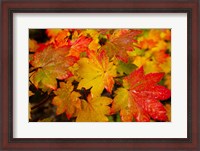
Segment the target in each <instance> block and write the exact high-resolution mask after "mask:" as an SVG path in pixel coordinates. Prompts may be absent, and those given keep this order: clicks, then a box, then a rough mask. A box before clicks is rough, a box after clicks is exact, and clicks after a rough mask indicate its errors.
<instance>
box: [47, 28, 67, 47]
mask: <svg viewBox="0 0 200 151" xmlns="http://www.w3.org/2000/svg"><path fill="white" fill-rule="evenodd" d="M46 32H47V34H48V36H51V40H50V42H49V43H50V44H52V45H53V46H54V47H55V48H61V47H65V46H68V39H69V36H70V31H69V30H68V29H65V30H59V29H58V30H57V29H54V30H50V29H48V30H47V31H46Z"/></svg>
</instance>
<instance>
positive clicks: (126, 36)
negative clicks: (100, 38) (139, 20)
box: [102, 30, 141, 62]
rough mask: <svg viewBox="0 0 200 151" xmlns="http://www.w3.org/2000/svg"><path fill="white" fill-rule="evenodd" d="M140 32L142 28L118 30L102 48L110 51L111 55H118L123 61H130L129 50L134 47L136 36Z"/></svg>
mask: <svg viewBox="0 0 200 151" xmlns="http://www.w3.org/2000/svg"><path fill="white" fill-rule="evenodd" d="M140 33H141V30H117V31H116V32H114V33H113V35H111V37H110V38H109V41H108V42H107V43H106V44H105V46H103V47H102V49H105V50H106V51H108V52H107V53H108V54H109V57H111V58H112V57H113V56H116V57H117V58H118V59H120V60H121V61H124V62H128V57H129V56H128V54H127V51H131V50H132V49H133V42H134V41H135V39H134V37H135V36H137V35H139V34H140Z"/></svg>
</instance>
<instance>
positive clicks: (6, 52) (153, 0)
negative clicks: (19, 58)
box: [0, 0, 200, 151]
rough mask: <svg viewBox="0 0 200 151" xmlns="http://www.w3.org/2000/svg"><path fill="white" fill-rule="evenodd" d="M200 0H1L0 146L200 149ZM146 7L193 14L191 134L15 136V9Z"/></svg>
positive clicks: (128, 9)
mask: <svg viewBox="0 0 200 151" xmlns="http://www.w3.org/2000/svg"><path fill="white" fill-rule="evenodd" d="M199 6H200V2H199V1H198V0H126V1H123V0H115V1H111V0H110V1H104V0H101V1H92V0H78V1H75V0H74V1H72V0H68V1H61V0H57V1H56V0H42V1H41V0H40V1H39V0H34V1H29V0H17V1H16V0H15V1H14V0H5V1H4V0H3V1H2V2H1V13H2V14H1V31H0V32H1V40H0V45H1V54H0V56H1V57H0V59H1V66H0V69H1V74H0V80H1V87H0V88H1V89H0V96H1V99H0V101H1V102H0V103H1V109H0V113H1V116H0V120H1V142H0V143H1V146H0V150H22V149H25V150H44V149H51V150H62V149H63V150H64V149H65V150H79V149H80V150H82V149H84V150H153V151H155V150H190V151H197V150H200V141H199V140H200V139H199V135H200V132H199V128H200V127H199V126H200V125H199V122H198V121H200V118H199V115H200V111H199V109H198V107H200V105H199V104H200V103H199V102H198V101H200V100H199V94H198V92H199V84H200V83H199V78H198V76H200V74H199V66H198V63H199V43H200V41H199V35H198V34H199V25H200V24H199V17H200V11H199ZM31 12H35V13H37V12H46V13H49V12H87V13H90V12H99V13H101V12H106V13H109V12H122V13H123V12H142V13H160V12H162V13H170V12H172V13H187V15H188V24H187V25H188V41H187V42H188V48H187V49H188V50H187V52H188V75H187V76H188V79H187V80H188V81H187V83H188V94H187V96H188V98H187V100H188V114H187V115H188V135H187V138H185V139H183V138H176V139H174V138H169V139H164V138H159V139H152V138H142V139H131V138H130V139H114V138H110V139H106V138H105V139H92V138H91V139H80V138H77V139H41V138H38V139H31V138H28V139H23V138H18V139H16V138H13V133H12V132H13V129H12V128H13V126H14V125H13V122H12V114H13V111H12V108H13V102H12V101H13V96H12V94H13V87H12V85H13V65H12V63H13V43H12V42H13V28H12V27H13V22H12V17H13V13H31Z"/></svg>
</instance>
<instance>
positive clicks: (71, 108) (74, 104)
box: [52, 81, 81, 119]
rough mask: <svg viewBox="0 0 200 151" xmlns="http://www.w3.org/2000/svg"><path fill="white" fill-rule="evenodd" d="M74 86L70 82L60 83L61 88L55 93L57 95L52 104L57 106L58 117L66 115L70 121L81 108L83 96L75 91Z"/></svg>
mask: <svg viewBox="0 0 200 151" xmlns="http://www.w3.org/2000/svg"><path fill="white" fill-rule="evenodd" d="M73 89H74V86H73V85H72V83H71V82H70V81H68V82H67V83H60V88H59V89H57V90H56V91H54V93H55V94H56V95H57V96H56V97H54V99H53V101H52V104H53V105H55V106H57V110H56V115H60V114H62V113H64V112H65V113H66V116H67V118H68V119H70V118H71V117H73V115H74V114H75V112H76V110H77V109H78V108H80V106H81V100H80V99H79V97H80V96H81V95H80V94H79V93H78V92H75V91H73Z"/></svg>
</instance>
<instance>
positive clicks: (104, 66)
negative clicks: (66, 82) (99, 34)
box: [77, 51, 116, 96]
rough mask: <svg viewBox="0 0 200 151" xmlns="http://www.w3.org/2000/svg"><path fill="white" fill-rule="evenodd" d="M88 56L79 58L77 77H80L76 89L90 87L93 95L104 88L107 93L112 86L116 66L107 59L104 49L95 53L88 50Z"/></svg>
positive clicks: (96, 94)
mask: <svg viewBox="0 0 200 151" xmlns="http://www.w3.org/2000/svg"><path fill="white" fill-rule="evenodd" d="M88 55H89V58H81V59H80V60H79V61H78V64H79V70H78V71H77V73H78V75H79V77H81V78H82V80H81V81H80V83H79V85H78V89H81V88H83V87H84V88H86V89H90V88H91V93H92V95H93V96H99V95H101V93H102V92H103V89H104V88H105V89H106V90H107V91H108V92H109V93H112V89H113V86H114V83H115V82H114V79H113V77H115V76H116V66H115V65H114V64H113V62H110V61H109V58H108V57H107V56H106V53H105V51H102V52H101V53H99V54H97V53H95V52H93V51H90V52H89V54H88Z"/></svg>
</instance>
